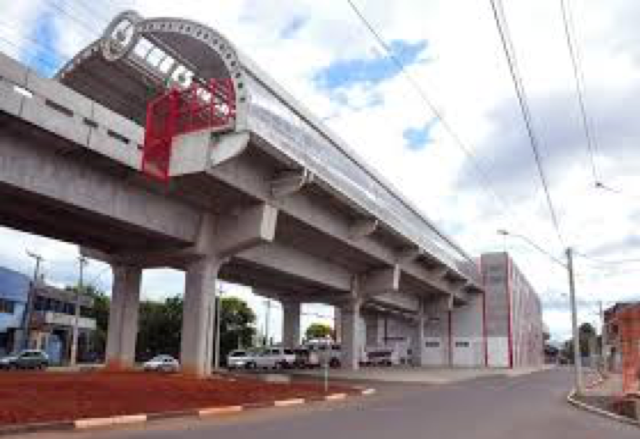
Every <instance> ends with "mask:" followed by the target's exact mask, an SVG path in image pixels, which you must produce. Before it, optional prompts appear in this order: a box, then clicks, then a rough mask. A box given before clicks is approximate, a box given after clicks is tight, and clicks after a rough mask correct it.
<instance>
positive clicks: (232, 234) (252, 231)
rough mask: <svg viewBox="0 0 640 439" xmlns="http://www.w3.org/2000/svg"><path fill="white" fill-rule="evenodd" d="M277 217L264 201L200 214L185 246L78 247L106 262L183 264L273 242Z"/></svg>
mask: <svg viewBox="0 0 640 439" xmlns="http://www.w3.org/2000/svg"><path fill="white" fill-rule="evenodd" d="M277 218H278V210H277V209H275V208H274V207H272V206H270V205H269V204H266V203H260V204H258V205H256V206H253V207H250V208H247V209H244V210H241V211H238V212H234V213H233V214H230V215H225V216H215V215H213V214H211V213H209V212H205V213H203V214H202V215H201V217H200V223H199V226H198V233H197V236H196V239H195V243H194V244H193V245H192V246H190V247H187V248H184V249H179V250H174V249H171V250H166V251H165V250H159V251H148V252H135V253H132V252H126V253H114V254H106V253H104V252H100V251H98V250H93V249H89V248H82V250H81V251H82V254H83V255H85V256H87V257H90V258H92V259H98V260H102V261H105V262H112V263H120V264H137V265H141V264H143V265H144V266H145V267H174V268H182V267H184V266H185V264H186V263H187V262H189V261H191V260H194V259H198V258H201V257H207V256H210V255H213V254H215V255H216V257H218V258H222V259H224V258H228V257H232V256H234V255H236V254H237V253H240V252H242V251H244V250H247V249H250V248H253V247H256V246H260V245H262V244H266V243H269V242H272V241H273V239H274V237H275V231H276V224H277Z"/></svg>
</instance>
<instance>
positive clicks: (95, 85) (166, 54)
mask: <svg viewBox="0 0 640 439" xmlns="http://www.w3.org/2000/svg"><path fill="white" fill-rule="evenodd" d="M225 78H230V79H231V80H232V82H233V85H234V89H235V91H236V93H235V96H236V108H237V114H238V116H237V119H238V122H237V123H239V124H241V123H242V120H243V119H244V116H245V113H246V111H245V107H246V105H247V102H248V96H247V87H246V84H245V79H244V73H243V69H242V66H241V64H240V61H239V59H238V55H237V51H236V49H235V48H234V47H233V45H232V44H231V43H230V42H229V41H228V40H227V39H226V38H224V37H223V36H222V35H220V34H219V33H218V32H216V31H215V30H213V29H211V28H209V27H207V26H205V25H202V24H199V23H196V22H193V21H190V20H185V19H177V18H153V19H148V20H145V19H142V18H141V17H140V16H139V15H138V14H137V13H136V12H133V11H126V12H123V13H121V14H119V15H118V16H117V17H116V18H114V20H113V21H112V22H111V23H110V24H109V26H108V27H107V29H106V31H105V33H104V35H103V37H102V38H101V39H99V40H97V41H95V42H94V43H92V44H91V45H89V46H88V47H87V48H86V49H84V50H83V51H81V52H80V53H79V54H78V55H76V56H75V57H74V58H73V59H72V60H71V61H69V62H68V63H67V64H66V65H65V66H64V67H63V68H62V69H60V71H59V72H58V73H57V75H56V79H58V80H59V81H60V82H61V83H63V84H65V85H67V86H69V87H71V88H73V89H75V90H76V91H78V92H79V93H81V94H83V95H85V96H87V97H89V98H91V99H93V100H95V101H97V102H99V103H101V104H102V105H104V106H106V107H108V108H110V109H111V110H113V111H115V112H116V113H119V114H122V115H123V116H126V117H128V118H130V119H132V120H134V121H136V122H138V123H139V124H141V125H144V121H145V116H146V110H147V103H148V102H149V101H150V100H151V99H153V98H155V97H156V96H157V95H159V94H161V93H163V92H164V91H165V90H166V89H167V88H169V87H171V86H174V87H178V88H186V87H188V86H189V85H190V84H191V83H192V82H194V81H195V82H200V83H206V82H207V81H208V80H209V79H225Z"/></svg>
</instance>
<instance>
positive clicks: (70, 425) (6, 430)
mask: <svg viewBox="0 0 640 439" xmlns="http://www.w3.org/2000/svg"><path fill="white" fill-rule="evenodd" d="M375 393H376V390H375V389H372V388H368V389H356V390H355V391H354V392H353V393H351V394H349V393H344V392H342V393H331V394H328V395H323V396H319V397H314V398H289V399H281V400H276V401H271V402H256V403H248V404H242V405H232V406H222V407H203V408H200V409H190V410H177V411H171V412H160V413H139V414H135V415H123V416H109V417H104V418H82V419H75V420H72V421H59V422H45V423H34V424H22V425H9V426H4V427H1V426H0V436H8V435H18V434H25V433H41V432H47V431H51V432H53V431H90V430H92V429H107V428H115V427H121V426H126V425H144V424H146V423H149V422H156V421H160V420H164V419H207V418H213V417H217V416H229V415H234V414H239V413H242V412H246V411H251V410H261V409H276V408H288V407H295V406H299V405H308V404H311V403H317V402H337V401H344V400H346V399H348V398H349V397H356V396H369V395H373V394H375Z"/></svg>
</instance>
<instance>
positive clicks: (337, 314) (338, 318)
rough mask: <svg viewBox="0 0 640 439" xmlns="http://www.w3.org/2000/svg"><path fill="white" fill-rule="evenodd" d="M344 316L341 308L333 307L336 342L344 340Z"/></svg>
mask: <svg viewBox="0 0 640 439" xmlns="http://www.w3.org/2000/svg"><path fill="white" fill-rule="evenodd" d="M341 326H342V315H341V313H340V308H338V307H337V306H334V307H333V333H334V334H335V338H336V341H340V340H342V328H341Z"/></svg>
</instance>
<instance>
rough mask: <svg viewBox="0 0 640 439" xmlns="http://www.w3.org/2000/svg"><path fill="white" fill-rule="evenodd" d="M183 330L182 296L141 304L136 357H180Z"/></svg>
mask: <svg viewBox="0 0 640 439" xmlns="http://www.w3.org/2000/svg"><path fill="white" fill-rule="evenodd" d="M181 332H182V298H181V297H171V298H168V299H166V300H165V301H164V302H155V301H144V302H142V303H141V304H140V314H139V321H138V340H137V343H136V358H137V359H138V360H147V359H149V358H151V357H153V356H155V355H158V354H167V355H172V356H174V357H178V356H179V354H180V334H181Z"/></svg>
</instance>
